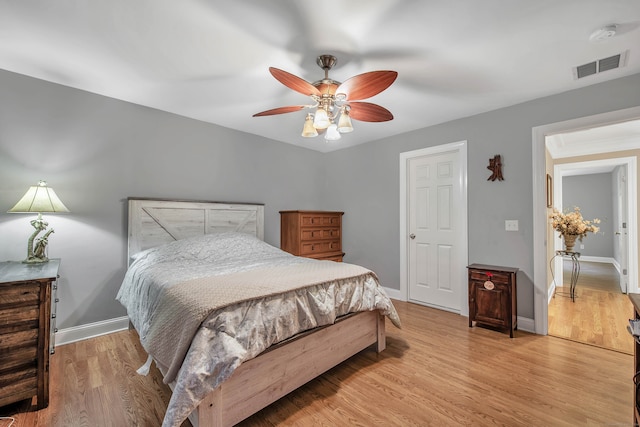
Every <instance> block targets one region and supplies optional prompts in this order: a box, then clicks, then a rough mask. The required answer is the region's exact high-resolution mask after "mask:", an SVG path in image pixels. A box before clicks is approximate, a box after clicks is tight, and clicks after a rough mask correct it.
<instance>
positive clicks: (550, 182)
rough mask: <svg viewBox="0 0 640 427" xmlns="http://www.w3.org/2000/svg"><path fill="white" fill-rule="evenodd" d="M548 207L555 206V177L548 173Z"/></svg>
mask: <svg viewBox="0 0 640 427" xmlns="http://www.w3.org/2000/svg"><path fill="white" fill-rule="evenodd" d="M547 207H548V208H551V207H553V177H552V176H551V175H549V174H547Z"/></svg>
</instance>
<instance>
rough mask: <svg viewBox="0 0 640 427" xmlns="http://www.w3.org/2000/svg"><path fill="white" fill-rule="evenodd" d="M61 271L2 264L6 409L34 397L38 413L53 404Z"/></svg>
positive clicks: (0, 394)
mask: <svg viewBox="0 0 640 427" xmlns="http://www.w3.org/2000/svg"><path fill="white" fill-rule="evenodd" d="M59 267H60V260H59V259H52V260H49V262H46V263H41V264H24V263H22V262H0V406H5V405H8V404H9V403H14V402H18V401H20V400H25V399H30V398H32V397H33V396H37V409H42V408H46V407H47V406H48V405H49V354H50V353H53V347H54V340H53V337H52V335H53V333H54V332H55V312H56V303H57V297H56V293H57V292H56V290H57V284H56V280H57V279H58V269H59ZM52 320H53V322H52ZM52 323H53V326H52Z"/></svg>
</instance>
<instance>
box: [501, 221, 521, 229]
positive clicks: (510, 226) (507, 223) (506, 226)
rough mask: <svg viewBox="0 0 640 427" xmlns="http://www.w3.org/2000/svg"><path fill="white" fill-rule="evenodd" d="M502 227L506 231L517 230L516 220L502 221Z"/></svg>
mask: <svg viewBox="0 0 640 427" xmlns="http://www.w3.org/2000/svg"><path fill="white" fill-rule="evenodd" d="M504 229H505V230H506V231H518V220H517V219H508V220H506V221H505V222H504Z"/></svg>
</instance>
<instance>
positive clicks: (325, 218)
mask: <svg viewBox="0 0 640 427" xmlns="http://www.w3.org/2000/svg"><path fill="white" fill-rule="evenodd" d="M342 215H344V212H327V211H280V248H281V249H282V250H284V251H287V252H289V253H291V254H293V255H297V256H303V257H307V258H315V259H327V260H331V261H339V262H340V261H342V257H343V256H344V252H342Z"/></svg>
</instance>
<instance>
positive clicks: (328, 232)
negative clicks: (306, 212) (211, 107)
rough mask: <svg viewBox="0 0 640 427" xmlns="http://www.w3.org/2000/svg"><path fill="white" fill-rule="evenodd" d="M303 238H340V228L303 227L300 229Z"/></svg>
mask: <svg viewBox="0 0 640 427" xmlns="http://www.w3.org/2000/svg"><path fill="white" fill-rule="evenodd" d="M300 239H301V240H322V239H336V240H338V239H340V229H339V228H324V229H323V228H303V229H301V230H300Z"/></svg>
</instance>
